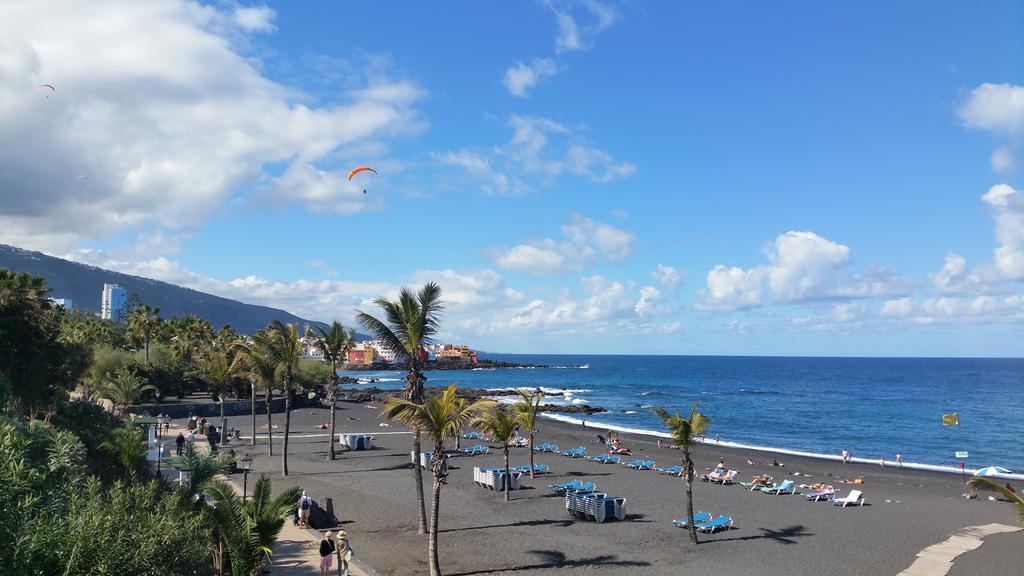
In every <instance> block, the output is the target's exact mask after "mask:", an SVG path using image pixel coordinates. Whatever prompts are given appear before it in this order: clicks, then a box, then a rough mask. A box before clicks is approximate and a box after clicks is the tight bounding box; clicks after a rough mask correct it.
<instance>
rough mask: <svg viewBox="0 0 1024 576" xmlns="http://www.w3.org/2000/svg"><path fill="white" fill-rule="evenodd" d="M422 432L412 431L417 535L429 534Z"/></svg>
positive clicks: (417, 429)
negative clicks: (422, 455)
mask: <svg viewBox="0 0 1024 576" xmlns="http://www.w3.org/2000/svg"><path fill="white" fill-rule="evenodd" d="M420 440H421V439H420V430H419V428H415V429H413V431H412V451H413V459H414V460H415V461H416V464H415V465H414V466H413V478H414V479H415V480H416V514H417V518H416V533H417V534H426V533H427V504H426V502H424V501H423V466H421V465H420V455H421V454H422V453H423V450H422V446H421V442H420Z"/></svg>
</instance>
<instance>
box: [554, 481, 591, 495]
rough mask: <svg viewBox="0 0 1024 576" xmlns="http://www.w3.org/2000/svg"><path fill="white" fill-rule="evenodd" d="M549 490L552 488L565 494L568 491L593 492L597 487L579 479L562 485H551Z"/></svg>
mask: <svg viewBox="0 0 1024 576" xmlns="http://www.w3.org/2000/svg"><path fill="white" fill-rule="evenodd" d="M548 488H551V489H552V490H554V491H555V492H557V493H559V494H563V493H565V492H568V491H572V492H593V491H594V489H595V488H597V485H596V484H594V483H593V482H584V481H583V480H580V479H579V478H576V479H574V480H570V481H569V482H564V483H562V484H549V485H548Z"/></svg>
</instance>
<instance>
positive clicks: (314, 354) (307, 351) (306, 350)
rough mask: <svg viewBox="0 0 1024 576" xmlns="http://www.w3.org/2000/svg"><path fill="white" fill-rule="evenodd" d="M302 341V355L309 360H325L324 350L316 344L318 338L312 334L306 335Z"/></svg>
mask: <svg viewBox="0 0 1024 576" xmlns="http://www.w3.org/2000/svg"><path fill="white" fill-rule="evenodd" d="M300 341H301V342H302V357H303V358H306V359H307V360H318V361H321V362H322V361H323V359H324V352H323V350H321V349H320V347H319V346H317V345H316V339H315V338H313V337H312V336H304V337H303V338H302V339H301V340H300Z"/></svg>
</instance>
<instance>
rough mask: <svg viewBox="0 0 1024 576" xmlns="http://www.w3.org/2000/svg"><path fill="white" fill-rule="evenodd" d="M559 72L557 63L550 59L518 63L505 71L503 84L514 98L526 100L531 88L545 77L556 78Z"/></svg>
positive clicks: (536, 59)
mask: <svg viewBox="0 0 1024 576" xmlns="http://www.w3.org/2000/svg"><path fill="white" fill-rule="evenodd" d="M557 72H558V67H557V66H556V65H555V61H554V60H552V59H550V58H535V59H534V60H533V62H531V63H530V64H524V63H522V62H516V63H515V64H514V65H512V66H510V67H509V68H508V69H507V70H505V78H504V79H503V80H502V83H503V84H504V85H505V88H507V89H508V91H509V93H510V94H512V95H513V96H519V97H520V98H526V97H527V96H529V91H530V89H531V88H533V87H534V86H536V85H537V83H538V82H540V81H541V79H543V78H544V77H547V76H554V75H555V74H556V73H557Z"/></svg>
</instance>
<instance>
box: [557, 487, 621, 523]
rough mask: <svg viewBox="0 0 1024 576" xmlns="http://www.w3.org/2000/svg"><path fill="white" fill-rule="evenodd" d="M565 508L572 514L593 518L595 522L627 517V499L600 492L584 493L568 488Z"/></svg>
mask: <svg viewBox="0 0 1024 576" xmlns="http://www.w3.org/2000/svg"><path fill="white" fill-rule="evenodd" d="M565 509H566V510H568V511H569V514H571V515H572V516H575V517H579V518H587V519H592V520H594V521H595V522H604V521H605V520H608V519H611V518H615V519H617V520H624V519H625V518H626V499H625V498H622V497H620V496H608V495H607V494H602V493H598V492H589V493H584V492H577V491H575V490H566V492H565Z"/></svg>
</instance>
